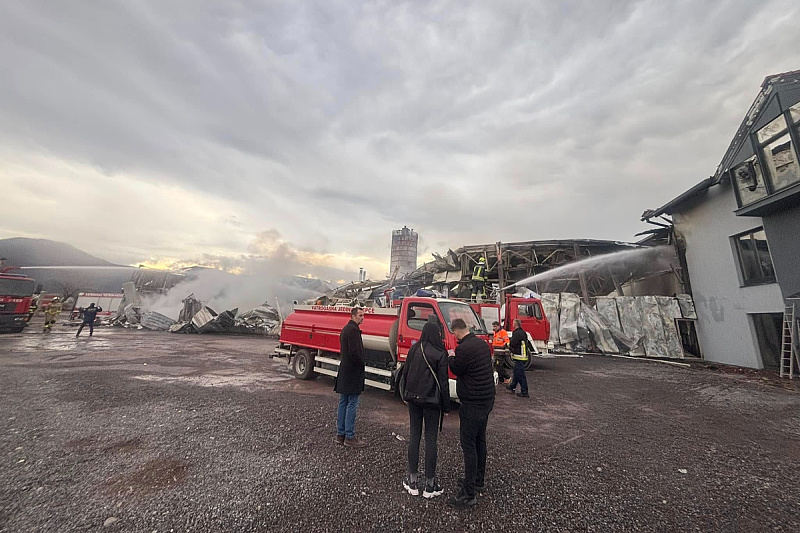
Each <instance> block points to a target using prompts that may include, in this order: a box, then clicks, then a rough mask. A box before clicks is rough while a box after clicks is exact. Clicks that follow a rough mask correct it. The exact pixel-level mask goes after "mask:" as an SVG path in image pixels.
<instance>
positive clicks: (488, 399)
mask: <svg viewBox="0 0 800 533" xmlns="http://www.w3.org/2000/svg"><path fill="white" fill-rule="evenodd" d="M450 370H452V371H453V374H455V375H456V377H457V379H456V392H457V393H458V399H459V401H460V402H461V406H462V415H463V413H464V412H465V411H464V408H465V407H467V408H469V407H470V406H475V407H478V408H488V410H486V414H487V415H488V412H489V411H491V409H492V406H493V405H494V395H495V392H496V391H495V385H494V369H493V368H492V353H491V351H490V350H489V345H488V344H487V343H486V341H484V340H481V339H479V338H478V337H476V336H475V335H473V334H472V333H470V334H468V335H467V336H466V337H464V338H463V339H461V340H460V341H459V343H458V346H456V355H455V357H451V358H450Z"/></svg>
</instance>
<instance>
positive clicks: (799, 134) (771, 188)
mask: <svg viewBox="0 0 800 533" xmlns="http://www.w3.org/2000/svg"><path fill="white" fill-rule="evenodd" d="M798 103H800V102H795V103H793V104H791V105H786V106H785V107H784V106H783V105H782V104H783V102H781V101H780V98H778V104H779V107H780V109H782V111H781V113H780V114H779V115H778V116H776V117H775V118H773V119H772V120H770V121H769V122H768V123H767V124H764V126H762V127H761V128H764V127H766V126H767V125H768V124H770V123H772V122H773V121H774V120H777V119H778V118H779V117H781V116H782V117H783V121H784V123H785V124H786V130H785V131H781V132H779V133H776V134H775V135H772V136H771V137H769V138H767V139H765V140H764V142H760V141H759V140H758V132H759V130H760V129H761V128H759V129H758V130H755V131H750V135H749V137H750V144H751V146H752V147H753V152H754V153H755V156H756V159H757V160H758V163H759V165H760V166H761V174H762V176H763V179H764V188H765V189H766V190H767V195H766V196H765V197H764V198H762V199H761V200H764V199H765V198H769V197H770V196H772V195H774V194H775V193H776V192H780V191H783V190H786V189H789V188H791V187H794V186H796V185H798V184H800V180H798V181H795V182H793V183H790V184H789V185H785V186H783V187H781V188H780V189H776V188H775V184H774V183H773V181H772V180H773V176H772V170H771V168H770V166H769V164H768V163H767V160H766V157H765V156H764V148H765V147H766V146H767V145H768V144H770V143H773V142H775V141H776V140H777V139H779V138H780V137H781V136H783V135H786V134H788V135H789V140H790V142H791V143H792V145H793V149H794V150H793V151H794V158H795V163H796V164H797V165H798V167H800V146H798V142H800V120H797V121H793V120H792V113H791V108H792V106H795V105H797V104H798ZM736 166H737V167H738V166H739V165H736ZM729 174H730V178H731V184H732V185H733V189H734V194H735V195H736V202H737V203H738V204H739V207H745V206H746V205H750V203H755V202H750V203H748V204H742V198H741V196H740V194H739V190H738V188H737V187H736V183H734V182H733V180H734V179H735V178H734V176H733V168H731V169H730V170H729ZM761 200H756V202H758V201H761Z"/></svg>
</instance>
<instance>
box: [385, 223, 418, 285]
mask: <svg viewBox="0 0 800 533" xmlns="http://www.w3.org/2000/svg"><path fill="white" fill-rule="evenodd" d="M418 243H419V235H417V232H416V231H414V230H411V229H408V228H407V227H405V226H403V229H397V230H394V231H393V232H392V253H391V261H390V264H389V275H390V276H391V275H393V274H394V273H395V270H397V277H402V276H403V275H405V274H408V273H409V272H411V271H412V270H414V269H415V268H417V244H418Z"/></svg>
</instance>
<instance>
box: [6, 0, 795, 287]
mask: <svg viewBox="0 0 800 533" xmlns="http://www.w3.org/2000/svg"><path fill="white" fill-rule="evenodd" d="M798 26H800V3H798V2H797V1H796V0H764V1H759V2H754V1H752V0H727V1H714V2H699V1H696V0H687V1H671V0H670V1H668V0H657V1H615V0H602V1H601V0H594V1H591V2H589V1H558V2H554V1H552V0H544V1H532V0H520V1H492V2H488V1H486V2H465V1H463V0H457V1H452V2H449V1H430V2H428V1H410V2H400V1H396V0H391V1H388V0H387V1H378V2H359V1H356V0H348V1H346V2H345V1H342V2H335V1H331V0H318V1H314V2H301V1H294V0H292V1H245V0H242V1H238V2H231V1H217V2H202V1H199V0H185V1H172V0H166V1H164V0H157V1H152V2H146V1H133V0H126V1H119V2H114V1H103V2H87V1H84V0H75V1H58V2H54V1H49V0H48V1H34V0H18V1H15V0H7V1H3V2H1V3H0V72H2V73H3V75H2V79H0V124H1V125H2V127H0V185H1V186H2V189H0V190H2V198H3V200H4V201H3V202H2V208H1V209H0V212H2V216H1V217H0V238H5V237H14V236H26V237H42V238H50V239H55V240H60V241H65V242H69V243H70V244H73V245H75V246H77V247H79V248H81V249H83V250H85V251H87V252H90V253H93V254H95V255H98V256H100V257H102V258H104V259H107V260H110V261H115V262H118V263H122V264H139V263H144V262H147V263H148V264H153V265H177V264H181V263H193V262H202V263H206V264H213V265H218V266H221V267H224V268H228V269H233V270H237V269H247V268H248V267H247V265H250V264H252V262H253V261H258V260H260V259H264V260H275V259H276V258H278V259H282V260H286V261H288V262H289V263H290V264H291V265H292V269H294V270H297V273H320V272H323V271H324V272H325V273H326V275H328V277H331V276H333V277H338V275H339V274H341V275H342V276H347V275H348V274H350V275H352V276H355V274H354V273H355V272H357V270H358V268H359V267H360V266H363V267H366V268H367V270H368V271H369V273H370V275H371V277H381V276H383V275H385V274H386V272H387V271H388V256H389V241H390V232H391V230H393V229H397V228H400V227H402V226H403V225H407V226H409V227H412V228H414V229H415V230H416V231H418V232H419V234H420V238H421V243H420V252H421V253H420V260H421V261H422V260H426V259H428V258H430V252H431V251H446V250H447V248H448V247H453V248H455V247H458V246H460V245H463V244H479V243H485V242H494V241H497V240H502V241H506V242H509V241H514V240H532V239H550V238H597V239H619V240H632V239H634V234H635V233H636V232H638V231H641V230H642V229H644V226H643V225H642V224H641V223H639V222H638V219H639V215H640V214H641V213H642V211H644V210H645V209H646V208H653V207H657V206H659V205H661V204H663V203H664V202H665V201H667V200H669V199H670V198H672V197H674V196H676V195H677V194H679V193H680V192H682V191H683V190H685V189H687V188H688V187H690V186H692V185H693V184H695V183H696V182H698V181H700V180H702V179H703V178H705V177H707V176H708V175H709V174H711V173H713V171H714V169H715V168H716V165H717V163H718V162H719V160H720V159H721V157H722V155H723V152H724V151H725V148H726V147H727V145H728V143H729V141H730V140H731V138H732V136H733V134H734V132H735V130H736V127H737V126H738V124H739V122H740V121H741V119H742V117H743V116H744V113H745V112H746V110H747V108H748V107H749V105H750V103H751V102H752V100H753V99H754V97H755V95H756V93H757V92H758V89H759V86H760V84H761V81H762V80H763V78H764V77H765V76H767V75H769V74H774V73H778V72H782V71H787V70H795V69H800V54H799V53H798V51H800V32H798V31H797V28H798ZM325 269H327V270H325Z"/></svg>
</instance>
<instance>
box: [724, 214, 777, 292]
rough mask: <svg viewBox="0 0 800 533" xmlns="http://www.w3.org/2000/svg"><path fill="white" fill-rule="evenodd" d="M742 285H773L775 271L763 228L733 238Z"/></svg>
mask: <svg viewBox="0 0 800 533" xmlns="http://www.w3.org/2000/svg"><path fill="white" fill-rule="evenodd" d="M733 240H734V244H735V245H736V252H737V255H738V257H739V270H740V271H741V273H742V281H743V283H744V285H759V284H762V283H775V269H774V268H773V267H772V258H771V257H770V255H769V246H767V235H766V233H764V229H763V228H758V229H755V230H753V231H751V232H748V233H745V234H742V235H736V236H735V237H733Z"/></svg>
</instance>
